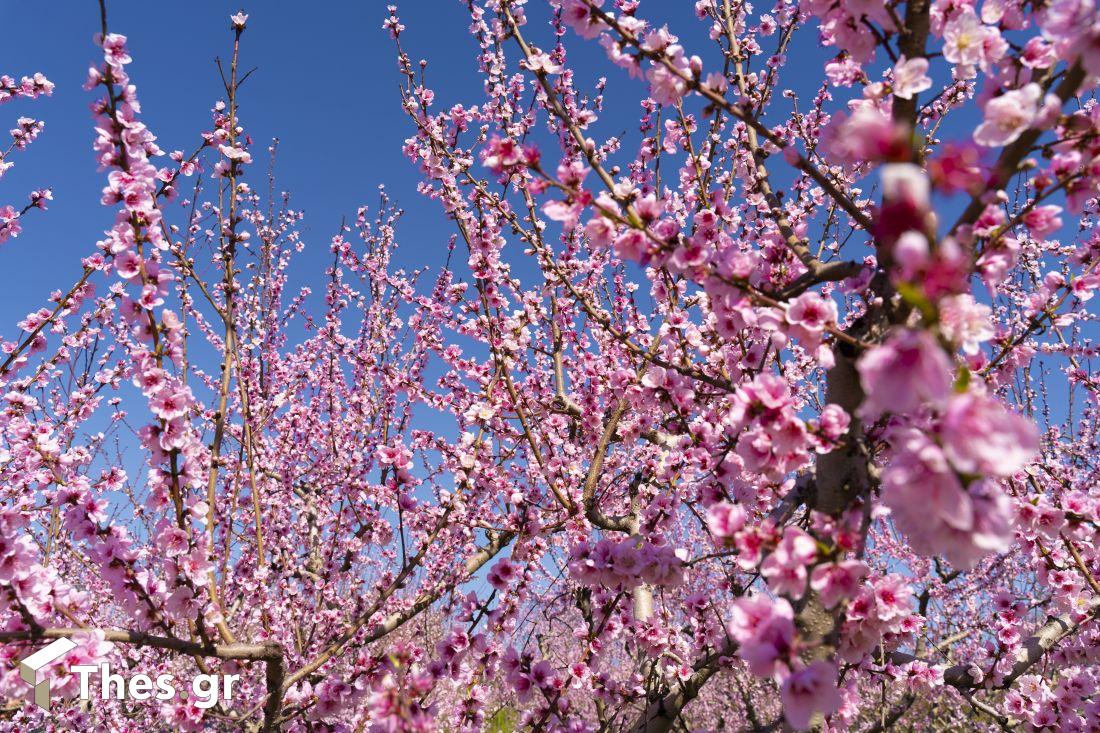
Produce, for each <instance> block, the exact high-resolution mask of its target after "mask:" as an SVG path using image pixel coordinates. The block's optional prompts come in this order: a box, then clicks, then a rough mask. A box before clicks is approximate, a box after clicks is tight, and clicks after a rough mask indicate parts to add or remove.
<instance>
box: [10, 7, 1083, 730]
mask: <svg viewBox="0 0 1100 733" xmlns="http://www.w3.org/2000/svg"><path fill="white" fill-rule="evenodd" d="M461 5H462V7H463V8H466V9H468V12H469V25H468V31H469V33H470V34H471V36H472V43H471V46H470V48H471V50H472V55H473V56H474V58H473V60H472V61H470V63H471V64H472V65H473V66H474V67H475V68H476V69H477V70H478V71H479V73H480V75H481V77H482V81H483V94H482V95H480V96H479V97H476V98H470V99H464V100H462V101H461V102H455V103H453V104H451V106H446V105H444V104H442V103H440V102H438V101H437V100H436V90H439V91H440V93H441V96H443V94H442V92H443V91H445V90H446V91H447V92H448V94H447V95H446V96H450V91H449V89H448V75H447V66H446V65H443V66H442V68H440V67H439V66H437V63H436V62H434V61H433V60H432V59H430V58H429V60H427V61H420V62H419V63H418V62H417V61H414V58H415V56H410V55H409V54H410V53H411V50H410V49H411V46H413V45H415V44H416V29H415V28H409V29H406V28H405V26H404V25H403V24H402V22H401V19H400V16H399V14H398V9H397V8H396V7H391V8H389V9H388V11H384V12H382V17H380V18H379V21H380V22H383V25H384V28H385V30H386V31H388V34H389V37H390V39H391V40H392V43H393V44H394V48H395V54H396V59H397V67H396V70H395V72H394V75H395V78H396V79H397V80H399V81H400V82H401V97H402V100H403V105H404V106H403V109H404V112H405V113H406V114H407V117H408V124H409V128H408V129H409V133H408V139H407V140H406V141H405V147H404V152H405V153H406V155H407V157H408V159H409V160H410V163H411V165H413V166H415V167H416V169H417V170H418V171H419V175H420V176H421V182H420V185H419V191H420V193H421V194H422V195H423V196H424V197H426V198H427V199H429V200H430V201H431V203H432V204H433V205H438V206H439V207H440V208H441V210H442V211H443V212H445V213H446V215H447V217H448V218H449V220H450V221H451V222H452V228H451V230H450V231H447V232H440V234H439V240H438V242H437V243H433V246H429V247H425V248H423V255H422V257H423V264H424V269H421V270H417V271H414V272H410V271H406V270H402V269H399V268H396V267H395V266H394V265H393V253H394V251H395V248H396V247H397V242H398V240H399V239H400V225H399V223H398V219H399V217H400V210H399V209H397V208H396V206H395V205H394V204H391V202H390V201H389V199H388V198H387V196H386V194H385V192H384V191H383V193H382V194H381V195H380V196H379V197H378V202H377V204H375V203H372V210H371V211H368V209H367V208H366V207H364V208H363V209H361V210H360V211H359V212H358V214H357V216H356V217H355V218H354V220H353V221H352V222H351V223H350V224H346V225H344V226H342V228H341V229H340V231H339V233H338V234H337V235H336V236H334V237H332V239H331V241H329V242H328V243H327V245H328V247H329V251H330V253H331V263H332V264H331V266H330V267H329V268H328V269H327V271H326V272H324V273H317V276H316V277H314V278H313V281H314V282H315V284H317V287H315V290H316V291H317V292H313V291H311V290H310V289H309V288H304V289H301V290H299V291H297V292H295V291H292V290H291V289H290V286H289V283H288V273H289V272H290V269H291V268H294V267H296V266H297V265H296V264H295V262H296V260H295V257H296V255H297V254H298V253H299V252H300V251H301V250H302V249H303V247H305V246H307V244H306V237H304V236H303V235H302V234H301V233H300V229H301V226H300V225H301V220H302V215H301V213H300V212H298V211H296V210H295V209H294V208H293V207H292V205H291V203H290V199H289V198H287V197H286V196H285V195H282V196H281V195H278V194H274V191H275V190H276V189H275V188H274V186H273V184H272V181H271V180H270V179H269V175H270V174H266V173H264V172H263V170H262V168H263V166H262V163H261V162H260V160H258V159H260V158H268V157H271V156H274V153H275V150H274V146H272V147H271V148H270V149H269V150H268V151H267V152H266V153H265V152H263V151H262V150H257V149H256V147H255V146H254V145H253V142H252V139H251V138H250V137H249V135H248V134H247V132H246V128H245V127H244V123H243V122H242V120H241V119H239V118H238V105H239V101H240V100H239V98H238V93H237V92H238V87H239V86H240V84H241V83H242V81H243V78H244V76H245V74H243V73H241V72H240V71H239V67H238V60H239V59H243V58H245V57H247V34H246V32H245V31H246V27H247V21H248V16H247V15H245V14H244V13H239V14H236V15H234V16H232V18H231V21H230V35H229V38H228V39H227V41H228V42H231V44H232V61H231V62H230V63H227V64H225V66H224V68H222V69H221V71H222V78H223V80H224V83H225V95H224V98H223V99H221V100H218V101H217V102H216V103H215V104H214V106H213V109H212V121H211V125H210V129H209V130H207V131H204V132H202V133H201V135H196V138H195V139H194V140H183V141H172V143H171V146H175V145H178V146H179V147H180V148H181V150H176V151H174V152H166V151H165V150H164V149H162V148H161V147H160V145H161V144H165V143H164V141H161V140H159V139H158V138H157V137H156V136H155V134H154V131H152V130H150V129H149V128H147V127H146V125H145V124H144V123H143V122H142V119H143V118H142V110H141V107H140V105H139V102H138V90H137V89H136V88H135V86H134V85H133V84H132V83H131V81H130V77H129V76H128V69H129V67H130V65H131V63H140V59H136V60H135V59H131V56H130V54H129V52H128V50H127V42H126V38H125V36H123V35H119V33H117V32H113V31H118V30H123V29H115V28H108V25H107V16H106V12H105V11H104V20H103V28H102V32H101V33H99V34H98V35H97V36H96V43H97V48H98V53H99V56H98V57H97V58H98V61H97V62H96V63H95V64H94V65H93V66H92V68H91V69H90V71H89V74H88V81H87V85H86V86H87V89H88V93H89V95H90V99H91V100H93V101H92V114H93V116H94V121H93V123H92V126H93V127H94V130H95V141H94V149H95V154H96V156H97V159H98V161H99V164H100V166H101V168H102V171H103V198H102V203H103V205H104V206H106V207H109V208H110V209H111V210H112V211H115V212H117V213H116V218H115V223H114V226H113V227H112V228H111V229H109V230H108V231H106V232H104V233H96V232H89V233H88V243H87V256H86V257H85V258H84V260H83V262H82V264H83V273H82V275H81V277H80V279H79V280H78V281H77V282H76V283H75V284H74V285H71V286H68V287H64V289H61V290H58V291H57V292H56V293H55V294H54V295H53V296H51V297H50V299H49V302H48V303H47V304H45V305H44V306H42V307H39V305H38V304H28V306H27V307H28V308H29V309H30V310H29V312H28V313H27V315H26V317H25V319H23V320H22V321H21V322H20V323H18V324H17V325H14V326H13V325H12V324H4V330H3V331H2V335H0V627H2V630H0V641H2V642H3V646H2V647H0V649H2V651H0V654H2V657H3V661H4V668H3V669H4V671H3V674H2V675H0V694H2V695H3V696H4V697H5V699H6V700H7V704H6V706H5V707H4V708H3V712H2V714H0V728H2V729H4V730H12V731H17V730H19V731H22V730H66V731H68V730H73V731H93V730H96V731H99V730H102V731H135V732H137V731H142V732H144V731H160V730H163V731H204V730H209V731H219V730H224V731H236V730H252V731H260V730H265V731H275V730H285V731H303V732H304V731H332V732H334V733H335V732H339V733H343V732H345V731H347V732H349V733H350V732H351V731H364V730H366V731H432V730H439V731H480V730H492V731H505V730H521V729H522V730H535V731H577V732H580V731H596V730H608V731H635V732H637V733H650V732H656V731H669V730H674V729H675V730H679V731H720V730H781V729H806V728H813V729H817V730H850V731H860V732H870V731H879V730H888V729H891V728H894V727H901V728H903V729H908V730H960V729H967V730H989V731H996V730H1060V731H1081V732H1083V731H1098V730H1100V690H1098V686H1100V672H1098V670H1100V665H1098V664H1097V662H1098V659H1100V627H1098V622H1097V617H1098V615H1100V580H1098V579H1100V542H1098V541H1097V540H1098V524H1097V522H1098V516H1097V507H1098V501H1100V490H1098V489H1097V485H1098V479H1100V473H1098V472H1100V465H1098V460H1100V449H1098V444H1097V442H1098V429H1100V391H1098V389H1100V387H1098V384H1097V381H1096V377H1095V374H1096V373H1095V372H1093V370H1092V363H1093V362H1092V360H1093V359H1094V358H1096V357H1097V354H1096V351H1097V347H1096V345H1095V341H1096V337H1097V324H1096V314H1095V312H1094V311H1090V310H1089V305H1090V303H1092V302H1095V301H1092V300H1091V299H1092V297H1093V295H1094V293H1095V290H1096V289H1097V287H1098V286H1100V272H1098V271H1097V264H1098V263H1100V231H1098V230H1097V228H1096V217H1097V215H1098V213H1100V200H1098V199H1097V195H1098V193H1100V188H1098V184H1100V105H1098V104H1097V102H1096V99H1095V97H1094V92H1095V88H1096V86H1097V84H1098V83H1100V10H1098V9H1097V7H1096V5H1095V4H1094V2H1093V0H1035V1H1033V2H1023V1H1022V0H981V2H979V3H974V2H972V0H908V2H901V1H892V2H885V3H873V2H847V1H846V0H845V1H838V0H805V1H804V2H801V3H797V2H794V1H793V0H778V1H777V2H775V3H774V5H773V4H770V0H769V3H761V4H760V5H758V6H756V5H752V4H749V3H746V2H743V1H742V0H699V1H698V2H695V3H694V15H695V18H696V27H683V28H679V27H670V26H668V25H665V22H664V20H663V16H664V15H666V14H667V8H665V7H662V6H664V3H660V2H657V0H649V1H648V2H638V1H637V0H530V1H529V2H527V1H525V0H462V2H461ZM650 10H652V13H653V16H652V17H650V16H648V15H647V13H648V12H649V11H650ZM257 12H259V9H257ZM677 22H679V23H684V24H686V23H687V22H689V21H688V19H687V18H686V16H684V15H681V16H677ZM125 30H127V31H128V32H130V33H132V34H137V33H142V32H144V29H142V28H140V27H138V28H128V29H125ZM689 39H690V40H689ZM593 46H595V47H596V52H597V53H598V54H599V56H598V58H600V59H603V54H604V53H605V54H606V62H603V61H601V62H600V63H596V64H594V63H592V62H588V63H585V64H582V65H578V64H575V63H572V62H571V61H570V58H569V55H570V53H573V52H574V51H575V50H576V49H582V48H583V49H584V51H585V55H584V58H596V57H597V56H595V55H593V54H592V50H593V49H592V47H593ZM802 46H805V47H806V48H805V50H802V48H801V47H802ZM574 55H577V54H576V53H574ZM795 58H797V59H798V62H797V64H796V63H793V62H792V59H795ZM814 59H819V60H820V63H816V62H814V61H813V60H814ZM7 62H8V63H10V62H11V60H8V61H7ZM457 63H460V60H458V59H448V60H447V61H446V64H457ZM261 73H262V72H261ZM611 86H617V87H618V86H621V87H622V88H623V89H630V90H636V91H639V92H640V104H639V107H638V108H637V109H636V110H626V111H625V112H624V111H623V110H617V111H616V112H615V114H614V115H610V116H611V117H612V118H613V119H614V120H615V121H616V122H621V120H622V119H623V118H624V115H627V116H629V115H633V114H634V112H635V111H636V112H637V114H638V117H637V123H636V125H634V126H633V127H632V129H629V130H623V129H622V128H621V125H618V124H612V123H608V122H605V118H606V117H608V116H609V115H608V111H607V110H605V98H604V96H605V91H606V90H607V89H608V88H609V87H611ZM52 90H53V85H52V84H51V83H50V82H49V80H47V79H46V78H45V77H43V76H42V75H41V74H32V75H30V76H26V77H23V78H22V79H21V80H18V81H17V80H16V79H15V78H14V77H11V76H0V111H2V112H3V113H8V111H9V110H13V112H12V114H13V115H24V114H33V110H34V106H35V105H34V100H35V98H37V97H39V96H40V95H48V94H50V93H51V92H52ZM9 103H10V106H9ZM10 124H12V125H13V128H12V130H11V138H12V142H11V144H10V146H8V147H7V149H5V150H3V152H2V153H0V177H2V176H3V174H4V172H5V171H6V170H8V169H9V168H10V167H11V166H12V165H13V164H14V162H13V160H17V159H18V153H19V152H20V151H22V150H23V149H24V148H26V147H27V146H28V145H31V144H39V145H41V144H45V143H43V142H41V141H39V142H36V138H38V137H39V134H40V133H41V132H42V130H43V123H42V122H41V121H39V120H37V119H34V118H32V117H25V116H18V117H16V118H15V121H14V122H12V123H10ZM354 142H356V141H344V143H343V144H353V143H354ZM364 144H369V142H364ZM184 148H185V149H188V150H193V152H190V153H188V152H184V150H183V149H184ZM372 174H373V173H372ZM379 175H381V173H379ZM290 183H291V185H293V182H290ZM0 197H3V200H0V244H2V245H3V248H9V247H21V246H25V242H27V241H28V240H32V239H33V238H34V236H35V235H34V220H35V218H37V217H39V216H48V215H49V212H43V211H41V210H44V209H46V208H47V205H48V202H49V201H50V200H51V193H50V191H49V190H40V191H34V192H31V193H30V194H29V196H28V197H27V198H26V199H24V200H23V201H22V202H21V203H12V204H4V200H12V197H13V194H12V193H11V192H10V191H0ZM309 246H311V247H316V246H318V243H317V242H316V241H312V242H310V243H309ZM3 248H0V268H2V267H3V264H2V263H3V259H2V258H3V252H4V249H3ZM418 256H420V255H418ZM4 276H5V277H10V276H12V275H11V274H10V273H7V272H5V275H4ZM65 285H68V284H67V283H66V284H65ZM135 455H138V456H140V460H135V458H134V456H135ZM60 637H66V638H71V639H72V640H73V641H74V642H76V646H75V648H74V649H72V650H71V651H70V652H68V653H67V654H65V655H63V656H62V657H61V658H59V659H58V660H57V661H56V662H54V663H53V664H52V665H51V667H50V668H49V669H48V670H47V676H48V677H49V678H50V679H51V684H52V686H53V694H54V697H55V702H54V707H53V710H52V711H50V712H45V711H43V710H41V709H39V708H37V707H34V706H33V705H31V704H29V703H28V700H29V699H30V693H31V688H30V687H29V686H28V685H27V684H26V683H25V682H24V681H23V679H21V678H20V676H19V672H18V669H17V666H16V664H17V662H18V660H19V659H22V658H23V657H25V656H26V655H27V654H28V653H30V651H32V650H33V649H35V648H38V647H40V646H41V645H43V644H44V643H45V641H47V640H49V639H53V638H60ZM100 662H109V663H110V664H111V665H112V666H113V667H114V668H115V669H127V670H132V671H133V670H138V671H141V672H143V673H146V674H149V675H151V676H155V675H156V674H159V673H170V674H173V675H175V676H176V677H177V678H188V677H193V676H194V675H196V674H199V673H211V672H212V673H219V674H238V675H240V682H239V685H238V688H237V690H236V693H235V695H234V696H233V698H232V699H231V700H220V701H217V702H216V704H213V705H203V704H201V702H202V701H199V700H194V699H182V698H174V699H169V700H162V701H157V700H149V701H144V702H142V701H136V700H129V701H117V700H111V701H101V700H93V701H92V702H90V703H87V704H82V703H80V702H78V701H74V700H73V697H74V696H75V695H76V693H77V691H78V688H79V682H78V675H77V674H76V673H75V672H74V671H73V667H74V666H76V665H80V664H89V663H92V664H98V663H100Z"/></svg>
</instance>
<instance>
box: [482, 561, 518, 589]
mask: <svg viewBox="0 0 1100 733" xmlns="http://www.w3.org/2000/svg"><path fill="white" fill-rule="evenodd" d="M517 577H519V566H517V565H516V564H515V563H514V562H512V561H511V560H509V559H508V558H504V559H502V560H500V561H498V562H497V564H496V565H494V566H493V569H492V570H490V571H489V576H488V581H489V585H491V586H493V587H494V588H496V589H497V590H505V589H506V588H507V587H508V586H509V585H511V584H512V582H513V581H515V579H516V578H517Z"/></svg>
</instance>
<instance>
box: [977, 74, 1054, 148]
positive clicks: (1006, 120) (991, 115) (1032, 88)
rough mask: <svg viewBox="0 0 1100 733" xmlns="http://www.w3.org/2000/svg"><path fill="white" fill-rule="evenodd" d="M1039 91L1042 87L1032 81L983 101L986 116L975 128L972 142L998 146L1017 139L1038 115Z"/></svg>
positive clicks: (1040, 93)
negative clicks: (984, 102)
mask: <svg viewBox="0 0 1100 733" xmlns="http://www.w3.org/2000/svg"><path fill="white" fill-rule="evenodd" d="M1042 93H1043V91H1042V88H1041V87H1040V86H1039V85H1038V84H1036V83H1034V82H1032V83H1031V84H1028V85H1026V86H1024V87H1023V88H1021V89H1013V90H1012V91H1011V92H1006V93H1005V94H1002V95H1001V96H999V97H996V98H994V99H991V100H989V101H988V102H986V104H985V120H984V121H983V122H982V124H980V125H978V127H977V129H975V130H974V142H976V143H978V144H979V145H985V146H986V147H999V146H1002V145H1008V144H1009V143H1011V142H1013V141H1014V140H1016V139H1017V138H1018V137H1020V135H1021V134H1022V133H1023V132H1024V130H1026V129H1027V128H1028V127H1030V126H1031V123H1032V122H1033V121H1034V120H1035V117H1036V115H1038V113H1039V108H1038V104H1039V99H1040V97H1041V96H1042Z"/></svg>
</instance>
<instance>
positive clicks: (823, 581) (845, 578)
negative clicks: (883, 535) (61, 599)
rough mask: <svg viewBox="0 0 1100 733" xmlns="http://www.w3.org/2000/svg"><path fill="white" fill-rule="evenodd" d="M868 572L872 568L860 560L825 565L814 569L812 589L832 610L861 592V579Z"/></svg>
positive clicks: (811, 579)
mask: <svg viewBox="0 0 1100 733" xmlns="http://www.w3.org/2000/svg"><path fill="white" fill-rule="evenodd" d="M868 572H870V568H868V567H867V565H866V563H863V562H860V561H859V560H844V561H841V562H837V563H825V564H823V565H818V566H817V567H816V568H814V571H813V573H812V574H811V575H810V587H811V588H813V590H814V591H816V592H817V593H818V595H819V597H820V599H821V603H822V605H824V606H825V608H832V607H833V606H835V605H836V604H838V603H840V602H841V601H843V600H845V599H848V598H852V597H853V596H855V594H856V593H857V592H858V591H859V581H860V579H861V578H863V577H864V576H866V575H867V573H868Z"/></svg>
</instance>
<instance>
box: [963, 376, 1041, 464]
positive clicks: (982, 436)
mask: <svg viewBox="0 0 1100 733" xmlns="http://www.w3.org/2000/svg"><path fill="white" fill-rule="evenodd" d="M942 430H943V442H944V453H945V454H946V455H947V457H948V459H950V461H951V463H952V464H953V465H954V466H955V468H956V469H957V470H959V471H961V472H963V473H972V474H982V475H991V476H1010V475H1012V474H1013V473H1015V472H1016V471H1019V470H1020V469H1021V468H1023V466H1024V465H1025V464H1026V463H1027V462H1028V461H1030V460H1031V459H1032V458H1034V457H1035V454H1036V453H1037V452H1038V450H1039V436H1038V432H1037V430H1036V429H1035V424H1034V423H1033V422H1031V421H1030V420H1028V419H1026V418H1023V417H1021V416H1019V415H1016V414H1014V413H1012V412H1009V411H1008V410H1006V409H1005V408H1004V406H1002V405H1001V403H1000V402H998V401H997V400H995V399H993V398H991V397H987V396H984V395H977V394H973V393H970V392H966V393H963V394H958V395H954V396H952V397H951V399H950V400H949V401H948V403H947V410H946V412H945V413H944V416H943V422H942Z"/></svg>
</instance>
